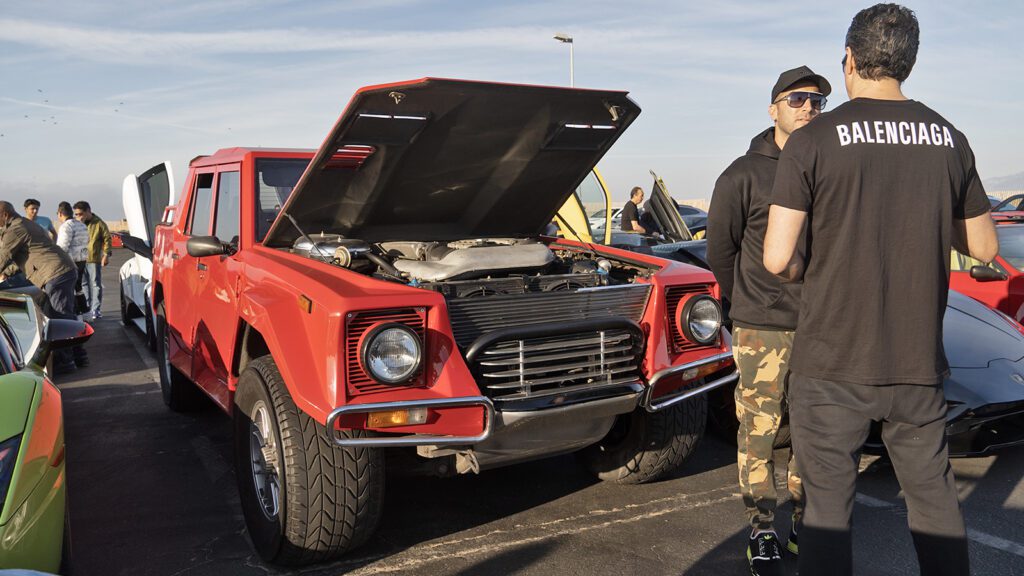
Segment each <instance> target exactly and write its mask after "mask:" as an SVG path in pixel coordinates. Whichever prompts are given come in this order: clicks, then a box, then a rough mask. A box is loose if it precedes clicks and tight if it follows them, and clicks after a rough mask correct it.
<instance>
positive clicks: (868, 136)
mask: <svg viewBox="0 0 1024 576" xmlns="http://www.w3.org/2000/svg"><path fill="white" fill-rule="evenodd" d="M836 136H837V137H838V138H839V145H840V146H848V145H850V144H860V143H866V144H902V145H904V146H907V145H915V146H916V145H928V146H948V147H950V148H955V147H956V146H955V144H954V143H953V131H952V129H951V128H950V127H949V126H943V125H941V124H937V123H934V122H932V123H927V122H895V121H882V120H863V121H860V122H851V123H849V124H836Z"/></svg>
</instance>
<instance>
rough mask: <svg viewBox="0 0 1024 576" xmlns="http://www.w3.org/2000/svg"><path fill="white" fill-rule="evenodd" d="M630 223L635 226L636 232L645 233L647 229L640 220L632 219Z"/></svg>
mask: <svg viewBox="0 0 1024 576" xmlns="http://www.w3.org/2000/svg"><path fill="white" fill-rule="evenodd" d="M630 225H631V226H632V227H633V231H634V232H640V233H645V232H647V229H646V228H644V227H643V226H641V225H640V221H639V220H630Z"/></svg>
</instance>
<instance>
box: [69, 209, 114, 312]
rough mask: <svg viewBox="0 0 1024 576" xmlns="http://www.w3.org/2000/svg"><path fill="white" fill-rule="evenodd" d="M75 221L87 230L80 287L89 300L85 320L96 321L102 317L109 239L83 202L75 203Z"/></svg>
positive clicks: (108, 232) (109, 246) (101, 221)
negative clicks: (87, 246) (101, 307)
mask: <svg viewBox="0 0 1024 576" xmlns="http://www.w3.org/2000/svg"><path fill="white" fill-rule="evenodd" d="M74 214H75V219H77V220H78V221H79V222H81V223H83V224H85V227H86V228H88V229H89V254H88V256H86V259H85V276H84V277H83V278H82V286H83V288H85V295H86V298H87V299H88V300H89V313H88V314H87V315H86V319H87V320H98V319H99V318H101V317H102V316H103V313H102V312H101V311H100V306H102V305H103V274H102V273H103V267H104V266H106V265H107V263H108V262H109V261H110V250H111V237H110V230H109V229H108V228H107V223H106V222H104V221H103V219H102V218H100V217H99V216H97V215H95V214H93V213H92V207H91V206H89V203H88V202H86V201H85V200H80V201H78V202H75V206H74Z"/></svg>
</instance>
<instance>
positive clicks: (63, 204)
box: [57, 200, 71, 212]
mask: <svg viewBox="0 0 1024 576" xmlns="http://www.w3.org/2000/svg"><path fill="white" fill-rule="evenodd" d="M61 208H67V209H68V212H70V211H71V202H68V201H66V200H61V201H60V203H59V204H57V211H58V212H59V211H60V209H61Z"/></svg>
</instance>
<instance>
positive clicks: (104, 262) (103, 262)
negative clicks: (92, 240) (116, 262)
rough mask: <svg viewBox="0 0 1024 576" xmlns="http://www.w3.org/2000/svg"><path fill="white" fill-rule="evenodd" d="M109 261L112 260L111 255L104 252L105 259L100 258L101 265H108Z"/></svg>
mask: <svg viewBox="0 0 1024 576" xmlns="http://www.w3.org/2000/svg"><path fill="white" fill-rule="evenodd" d="M108 262H110V256H108V255H107V254H104V255H103V259H102V260H100V265H101V266H106V265H107V263H108Z"/></svg>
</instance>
